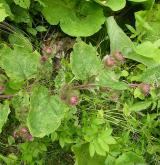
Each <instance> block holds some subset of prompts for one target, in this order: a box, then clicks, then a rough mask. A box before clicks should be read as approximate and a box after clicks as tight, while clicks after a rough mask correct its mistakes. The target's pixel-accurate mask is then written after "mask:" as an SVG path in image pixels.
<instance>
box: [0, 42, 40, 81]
mask: <svg viewBox="0 0 160 165" xmlns="http://www.w3.org/2000/svg"><path fill="white" fill-rule="evenodd" d="M39 61H40V55H39V54H38V53H37V52H31V51H28V49H25V48H23V47H18V46H16V47H14V49H11V48H10V47H8V46H6V45H4V47H3V48H2V49H1V50H0V67H1V68H2V69H4V71H5V72H6V74H7V76H8V77H9V78H10V79H11V80H14V81H23V80H27V79H31V78H34V77H35V76H36V74H37V71H38V66H39V63H40V62H39Z"/></svg>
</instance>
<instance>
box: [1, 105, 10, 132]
mask: <svg viewBox="0 0 160 165" xmlns="http://www.w3.org/2000/svg"><path fill="white" fill-rule="evenodd" d="M9 113H10V108H9V103H8V102H5V103H4V104H0V133H1V132H2V127H3V126H4V124H5V123H6V121H7V119H8V115H9Z"/></svg>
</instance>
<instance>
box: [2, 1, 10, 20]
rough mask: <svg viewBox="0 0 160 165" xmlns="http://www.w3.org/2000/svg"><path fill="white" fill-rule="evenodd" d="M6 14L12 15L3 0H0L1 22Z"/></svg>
mask: <svg viewBox="0 0 160 165" xmlns="http://www.w3.org/2000/svg"><path fill="white" fill-rule="evenodd" d="M8 16H11V17H12V13H11V11H10V8H9V5H8V4H7V2H6V1H5V0H0V22H3V21H4V20H5V18H6V17H8Z"/></svg>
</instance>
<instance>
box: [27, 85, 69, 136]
mask: <svg viewBox="0 0 160 165" xmlns="http://www.w3.org/2000/svg"><path fill="white" fill-rule="evenodd" d="M67 110H68V107H67V106H66V105H65V104H64V103H63V102H62V101H61V100H60V99H59V98H58V96H50V95H49V91H48V89H47V88H46V87H44V86H38V87H35V88H34V89H33V91H32V95H31V105H30V112H29V115H28V119H27V125H28V127H29V130H30V132H31V134H32V135H33V136H35V137H44V136H45V135H48V134H50V133H52V132H54V131H55V130H56V129H57V128H58V127H59V126H60V124H61V120H62V119H63V117H64V114H65V112H66V111H67Z"/></svg>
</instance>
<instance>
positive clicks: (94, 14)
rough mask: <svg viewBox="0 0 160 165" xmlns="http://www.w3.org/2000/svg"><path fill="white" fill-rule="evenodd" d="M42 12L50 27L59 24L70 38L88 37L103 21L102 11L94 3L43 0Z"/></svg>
mask: <svg viewBox="0 0 160 165" xmlns="http://www.w3.org/2000/svg"><path fill="white" fill-rule="evenodd" d="M44 4H45V7H44V9H43V11H42V13H43V15H44V17H45V18H46V20H47V21H48V22H49V23H50V24H51V25H57V24H58V23H60V26H61V28H62V30H63V31H64V32H65V33H66V34H69V35H71V36H90V35H92V34H94V33H96V32H97V31H98V30H99V29H100V28H101V25H102V24H103V23H104V21H105V17H104V15H103V9H102V8H101V7H100V6H98V5H96V4H95V3H94V2H87V1H83V3H78V2H77V0H59V1H52V0H45V1H44Z"/></svg>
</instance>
